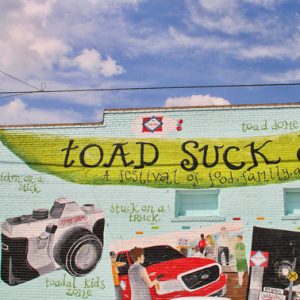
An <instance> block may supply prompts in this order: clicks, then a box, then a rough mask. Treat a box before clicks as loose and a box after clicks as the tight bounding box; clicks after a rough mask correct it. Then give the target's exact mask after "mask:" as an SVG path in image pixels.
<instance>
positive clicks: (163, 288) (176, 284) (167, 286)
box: [155, 279, 184, 295]
mask: <svg viewBox="0 0 300 300" xmlns="http://www.w3.org/2000/svg"><path fill="white" fill-rule="evenodd" d="M155 288H156V293H157V294H158V295H164V294H168V293H173V292H179V291H183V290H184V288H183V286H182V284H181V283H180V281H179V280H177V279H171V280H166V281H158V282H157V283H156V285H155Z"/></svg>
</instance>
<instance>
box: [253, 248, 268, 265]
mask: <svg viewBox="0 0 300 300" xmlns="http://www.w3.org/2000/svg"><path fill="white" fill-rule="evenodd" d="M268 262H269V252H263V251H251V255H250V266H251V267H263V268H267V267H268Z"/></svg>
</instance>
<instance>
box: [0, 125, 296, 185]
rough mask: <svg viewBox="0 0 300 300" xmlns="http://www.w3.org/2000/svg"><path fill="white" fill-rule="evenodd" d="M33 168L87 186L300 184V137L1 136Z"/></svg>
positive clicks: (9, 132) (3, 133) (3, 132)
mask: <svg viewBox="0 0 300 300" xmlns="http://www.w3.org/2000/svg"><path fill="white" fill-rule="evenodd" d="M0 139H1V141H2V143H3V144H4V145H5V146H6V147H8V148H9V149H10V150H11V151H12V152H13V153H15V154H16V155H17V156H19V157H20V158H21V159H22V160H23V161H24V162H25V163H26V164H27V165H28V166H29V167H30V168H32V169H33V170H36V171H40V172H44V173H48V174H52V175H55V176H58V177H60V178H62V179H64V180H68V181H70V182H75V183H81V184H94V185H98V184H113V185H141V186H150V187H162V188H166V187H169V188H170V187H174V188H220V187H239V186H253V185H266V184H274V183H283V182H288V181H294V180H299V179H300V167H299V160H300V148H299V139H300V136H299V132H293V133H289V134H282V135H274V136H265V137H250V138H218V139H193V140H186V139H133V138H128V139H114V138H101V139H100V140H99V139H97V138H83V137H78V138H68V137H65V136H55V135H38V134H34V133H20V132H15V131H13V130H1V131H0Z"/></svg>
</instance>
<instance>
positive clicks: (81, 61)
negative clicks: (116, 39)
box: [61, 49, 125, 77]
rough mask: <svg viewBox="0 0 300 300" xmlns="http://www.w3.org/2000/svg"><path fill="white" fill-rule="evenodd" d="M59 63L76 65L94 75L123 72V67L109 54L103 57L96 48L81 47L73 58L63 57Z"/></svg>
mask: <svg viewBox="0 0 300 300" xmlns="http://www.w3.org/2000/svg"><path fill="white" fill-rule="evenodd" d="M61 64H62V65H63V66H67V67H70V66H72V67H78V68H80V69H81V70H83V71H87V72H89V73H90V74H91V75H92V76H95V77H96V76H99V75H102V76H104V77H111V76H114V75H119V74H122V73H124V72H125V70H124V68H123V67H122V66H120V65H118V64H117V62H116V61H115V60H114V59H112V58H111V57H110V56H108V57H107V59H103V58H102V56H101V54H100V52H98V51H97V50H96V49H83V50H82V52H81V53H80V54H79V55H77V56H76V57H74V58H67V57H63V58H62V60H61Z"/></svg>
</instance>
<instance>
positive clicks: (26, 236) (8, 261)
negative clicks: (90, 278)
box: [1, 198, 105, 285]
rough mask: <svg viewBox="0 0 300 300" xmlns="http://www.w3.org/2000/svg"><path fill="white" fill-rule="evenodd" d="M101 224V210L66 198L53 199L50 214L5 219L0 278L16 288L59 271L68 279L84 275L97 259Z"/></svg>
mask: <svg viewBox="0 0 300 300" xmlns="http://www.w3.org/2000/svg"><path fill="white" fill-rule="evenodd" d="M104 223H105V220H104V215H103V210H101V209H99V208H96V207H95V206H94V205H93V204H85V205H83V206H81V207H80V206H79V205H78V204H77V203H76V202H74V201H72V200H69V199H67V198H59V199H57V200H55V201H54V204H53V206H52V208H51V209H50V211H49V210H48V209H34V210H33V212H32V214H31V215H23V216H20V217H13V218H8V219H6V221H5V222H3V223H2V225H1V227H2V261H1V279H2V280H3V281H4V282H6V283H7V284H9V285H17V284H20V283H23V282H26V281H29V280H32V279H34V278H36V277H38V276H40V275H43V274H46V273H49V272H52V271H55V270H58V269H61V268H62V269H65V270H66V271H67V272H68V273H69V274H70V275H72V276H84V275H86V274H88V273H89V272H91V271H92V270H93V269H94V268H95V267H96V265H97V263H98V262H99V260H100V259H101V255H102V249H103V234H104Z"/></svg>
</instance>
